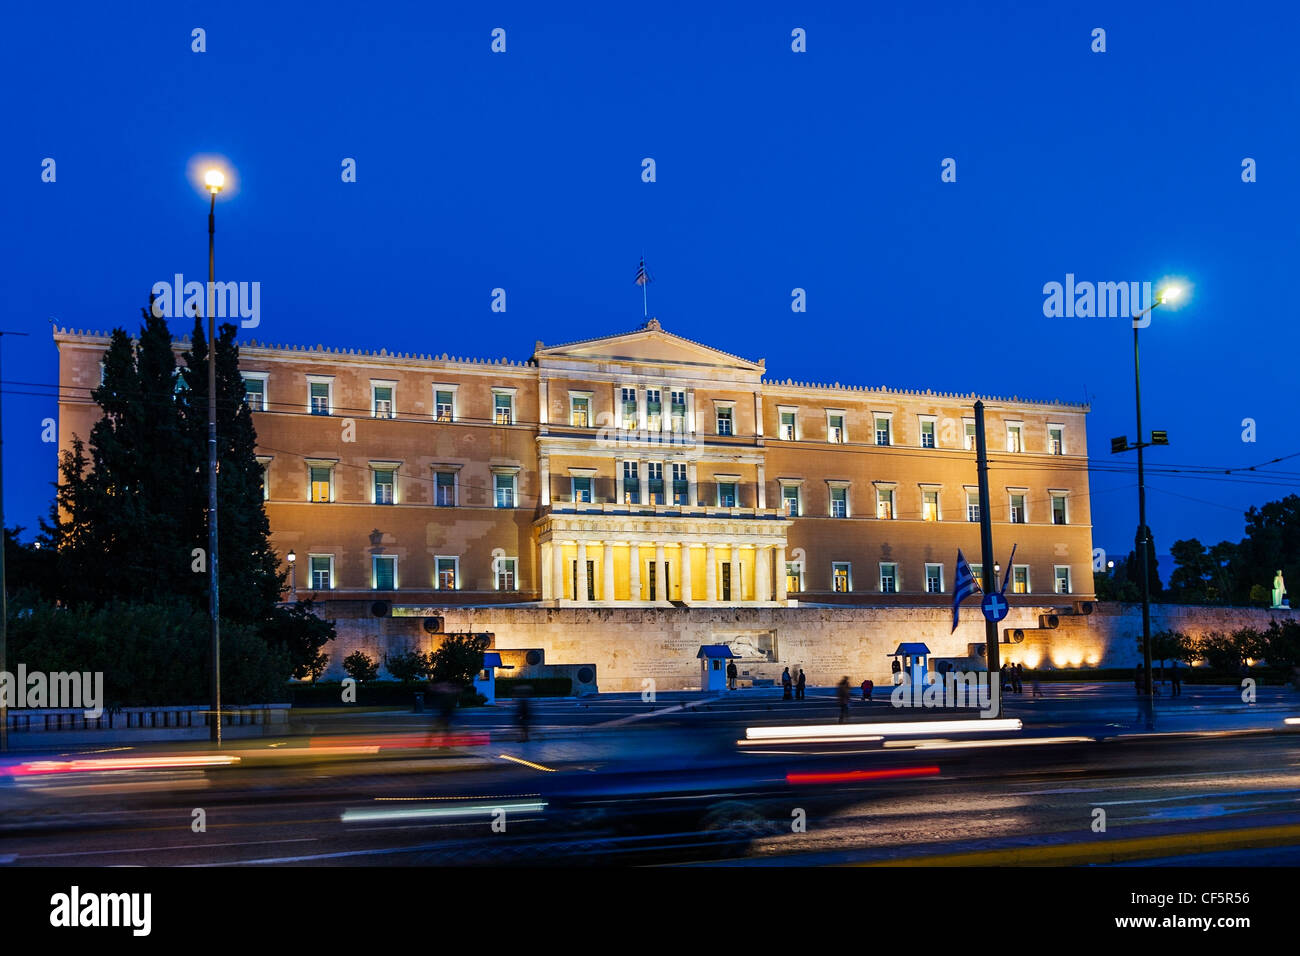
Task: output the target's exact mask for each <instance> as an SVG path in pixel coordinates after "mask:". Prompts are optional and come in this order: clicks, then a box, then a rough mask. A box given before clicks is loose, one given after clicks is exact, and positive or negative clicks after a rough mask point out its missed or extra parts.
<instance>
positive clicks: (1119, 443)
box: [1110, 286, 1182, 706]
mask: <svg viewBox="0 0 1300 956" xmlns="http://www.w3.org/2000/svg"><path fill="white" fill-rule="evenodd" d="M1181 294H1182V290H1181V289H1179V288H1178V287H1177V286H1171V287H1169V288H1166V289H1163V290H1161V291H1160V292H1159V293H1158V294H1157V295H1156V297H1155V299H1154V301H1152V303H1151V304H1150V305H1149V306H1147V307H1146V308H1145V309H1143V310H1142V311H1141V312H1139V313H1138V314H1137V315H1135V316H1133V386H1134V388H1133V393H1134V396H1135V401H1136V405H1137V441H1136V442H1135V443H1134V444H1133V445H1132V446H1130V445H1129V444H1128V439H1127V438H1116V439H1112V440H1111V443H1110V449H1111V452H1112V453H1115V452H1121V451H1128V450H1129V448H1130V447H1132V448H1136V449H1137V459H1138V533H1137V556H1138V564H1139V565H1141V567H1142V671H1143V674H1144V678H1143V687H1142V693H1143V694H1144V695H1145V696H1146V699H1147V701H1148V706H1150V701H1151V695H1152V690H1153V685H1152V680H1151V570H1150V557H1149V556H1148V555H1149V552H1150V548H1151V529H1150V528H1148V527H1147V485H1146V471H1145V470H1144V468H1143V462H1142V450H1143V449H1144V448H1147V447H1149V446H1151V445H1167V444H1169V438H1168V435H1167V434H1166V433H1165V432H1163V431H1153V432H1152V433H1151V441H1143V439H1142V435H1143V432H1142V364H1141V361H1140V359H1139V352H1138V329H1140V328H1141V327H1142V326H1143V325H1147V324H1149V323H1146V322H1143V321H1142V318H1143V317H1144V316H1146V315H1147V314H1148V313H1150V312H1151V311H1152V310H1153V309H1154V308H1155V307H1156V306H1158V305H1165V304H1167V303H1170V302H1173V301H1174V300H1175V299H1177V298H1178V297H1179V296H1180V295H1181Z"/></svg>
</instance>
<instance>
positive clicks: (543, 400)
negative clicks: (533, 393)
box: [537, 379, 551, 431]
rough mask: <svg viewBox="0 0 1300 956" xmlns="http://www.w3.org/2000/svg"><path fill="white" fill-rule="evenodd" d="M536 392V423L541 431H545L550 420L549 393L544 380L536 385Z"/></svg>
mask: <svg viewBox="0 0 1300 956" xmlns="http://www.w3.org/2000/svg"><path fill="white" fill-rule="evenodd" d="M537 392H538V394H537V423H538V424H539V425H541V426H542V429H541V430H542V431H546V427H545V426H546V425H547V424H548V423H549V422H550V419H551V399H550V395H551V392H550V389H549V388H548V387H547V380H546V379H542V380H541V381H540V382H538V383H537Z"/></svg>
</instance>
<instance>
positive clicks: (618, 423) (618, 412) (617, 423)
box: [614, 382, 624, 428]
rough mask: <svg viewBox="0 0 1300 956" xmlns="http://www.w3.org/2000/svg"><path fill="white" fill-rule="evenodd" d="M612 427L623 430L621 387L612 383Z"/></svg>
mask: <svg viewBox="0 0 1300 956" xmlns="http://www.w3.org/2000/svg"><path fill="white" fill-rule="evenodd" d="M614 427H615V428H623V427H624V425H623V386H621V385H619V384H618V382H615V383H614Z"/></svg>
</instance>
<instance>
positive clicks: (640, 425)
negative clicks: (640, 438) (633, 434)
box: [636, 385, 646, 433]
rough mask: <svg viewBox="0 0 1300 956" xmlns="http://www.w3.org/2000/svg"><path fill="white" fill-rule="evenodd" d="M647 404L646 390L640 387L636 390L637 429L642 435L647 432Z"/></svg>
mask: <svg viewBox="0 0 1300 956" xmlns="http://www.w3.org/2000/svg"><path fill="white" fill-rule="evenodd" d="M645 404H646V403H645V389H644V388H642V387H641V386H640V385H638V386H637V388H636V428H637V431H639V432H642V433H644V432H645V430H646V428H645V425H646V421H645V419H646V414H645Z"/></svg>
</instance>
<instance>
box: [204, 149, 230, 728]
mask: <svg viewBox="0 0 1300 956" xmlns="http://www.w3.org/2000/svg"><path fill="white" fill-rule="evenodd" d="M203 184H204V186H205V187H207V190H208V193H209V194H210V196H211V202H210V204H209V206H208V616H209V618H210V621H209V625H210V628H211V631H212V728H211V732H210V734H209V738H210V739H211V740H212V741H213V743H215V744H216V745H217V746H221V620H220V615H221V593H220V578H219V577H218V576H217V330H216V319H215V318H214V316H213V313H214V312H215V311H216V308H215V306H216V303H215V302H214V301H213V300H214V298H215V283H216V281H217V274H216V271H217V259H216V239H217V193H219V192H221V187H222V186H224V185H225V184H226V177H225V174H224V173H222V172H221V170H219V169H209V170H208V171H207V173H206V174H205V175H204V177H203Z"/></svg>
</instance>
